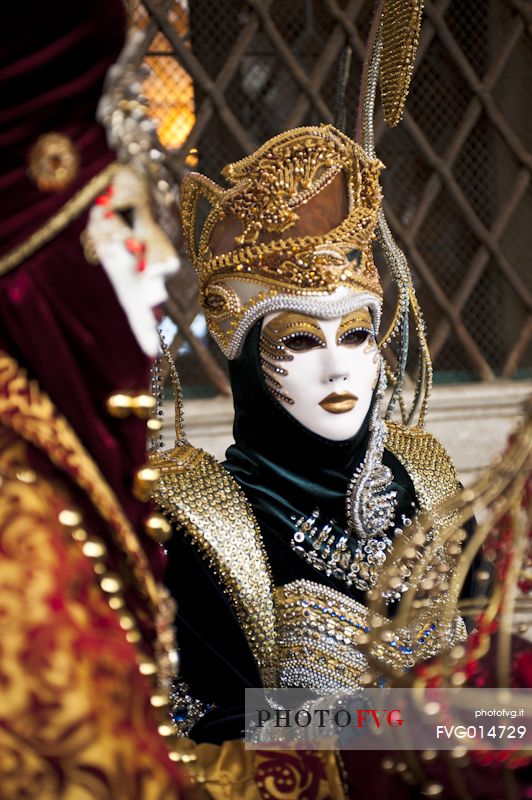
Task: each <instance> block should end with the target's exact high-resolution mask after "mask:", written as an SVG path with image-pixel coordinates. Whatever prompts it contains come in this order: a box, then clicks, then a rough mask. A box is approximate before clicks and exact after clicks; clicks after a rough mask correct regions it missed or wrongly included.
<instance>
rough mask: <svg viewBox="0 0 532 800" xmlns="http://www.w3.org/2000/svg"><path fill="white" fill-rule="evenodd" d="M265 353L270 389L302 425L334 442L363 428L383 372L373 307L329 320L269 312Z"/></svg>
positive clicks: (265, 323)
mask: <svg viewBox="0 0 532 800" xmlns="http://www.w3.org/2000/svg"><path fill="white" fill-rule="evenodd" d="M260 354H261V366H262V371H263V374H264V379H265V381H266V384H267V386H268V389H269V390H270V392H271V393H272V395H273V396H274V397H276V398H278V399H279V400H280V401H281V402H282V403H286V404H287V409H288V411H289V412H290V413H291V414H292V416H294V417H295V419H297V420H298V421H299V422H301V424H302V425H305V427H307V428H308V429H309V430H310V431H313V432H314V433H317V434H318V435H320V436H323V437H325V438H326V439H332V440H334V441H341V440H342V439H349V438H351V437H352V436H354V435H355V434H356V433H357V432H358V431H359V430H360V427H361V426H362V423H363V422H364V419H365V417H366V415H367V413H368V411H369V408H370V405H371V399H372V395H373V390H374V389H375V386H376V385H377V380H378V376H379V371H380V368H381V358H380V354H379V350H378V347H377V344H376V342H375V334H374V331H373V323H372V320H371V315H370V313H369V310H368V309H367V308H363V309H360V310H358V311H354V312H352V313H351V314H346V315H345V316H344V317H336V318H333V319H329V320H323V319H322V320H320V319H317V318H314V317H310V316H308V315H306V314H297V313H293V312H290V311H285V312H281V313H280V314H268V315H267V316H266V317H264V319H263V322H262V330H261V337H260Z"/></svg>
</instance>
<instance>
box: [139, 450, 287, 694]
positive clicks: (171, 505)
mask: <svg viewBox="0 0 532 800" xmlns="http://www.w3.org/2000/svg"><path fill="white" fill-rule="evenodd" d="M151 464H152V466H153V467H154V468H156V469H158V470H159V472H160V478H159V481H158V482H157V484H156V486H155V491H154V495H153V499H154V500H155V502H156V503H157V505H158V506H159V508H160V509H161V510H162V511H163V513H165V514H166V516H168V517H169V518H170V519H171V520H172V521H173V522H174V523H177V525H178V526H179V527H181V528H183V530H184V532H185V533H186V534H188V535H189V536H190V537H191V538H192V540H193V541H194V544H195V545H196V546H197V547H198V549H199V550H200V552H201V553H202V554H203V555H204V556H205V557H206V559H207V561H208V563H209V565H210V566H211V568H212V569H213V571H214V573H215V574H216V575H217V576H219V577H220V578H221V580H222V583H223V586H224V590H225V592H226V593H227V594H228V595H229V598H230V600H231V602H232V604H233V607H234V609H235V611H236V614H237V616H238V619H239V622H240V624H241V625H242V628H243V630H244V632H245V634H246V637H247V639H248V642H249V645H250V648H251V651H252V653H253V655H254V656H255V659H256V661H257V664H258V666H259V669H260V671H261V674H262V678H263V681H264V683H265V685H266V686H269V685H271V686H273V685H275V684H274V683H273V682H272V681H273V678H274V676H273V673H272V671H271V669H272V664H273V657H274V652H275V614H274V603H273V580H272V576H271V572H270V566H269V564H268V560H267V557H266V552H265V550H264V545H263V543H262V538H261V535H260V530H259V526H258V524H257V521H256V519H255V517H254V515H253V511H252V509H251V506H250V505H249V503H248V501H247V499H246V497H245V495H244V493H243V492H242V490H241V489H240V487H239V486H238V484H237V482H236V481H235V480H234V478H233V477H232V476H231V475H230V474H229V472H227V470H225V469H224V467H223V466H222V465H221V464H219V463H218V462H217V461H216V459H214V458H213V457H212V456H211V455H209V454H208V453H205V452H204V451H203V450H199V449H196V448H194V447H192V446H191V445H182V446H179V447H176V448H174V449H173V450H169V451H166V452H164V453H156V454H154V455H153V456H152V457H151Z"/></svg>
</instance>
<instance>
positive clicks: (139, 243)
mask: <svg viewBox="0 0 532 800" xmlns="http://www.w3.org/2000/svg"><path fill="white" fill-rule="evenodd" d="M126 209H127V210H128V216H129V219H126V218H125V217H124V216H123V212H124V211H125V210H126ZM120 212H122V214H121V213H120ZM86 233H87V242H88V243H89V244H90V247H91V248H93V249H94V251H95V253H96V256H97V258H98V260H99V262H100V263H101V265H102V267H103V268H104V270H105V272H106V273H107V277H108V278H109V280H110V281H111V283H112V285H113V289H114V290H115V293H116V296H117V297H118V301H119V303H120V305H121V306H122V308H123V309H124V311H125V313H126V316H127V318H128V321H129V324H130V327H131V330H132V331H133V333H134V335H135V338H136V339H137V341H138V343H139V345H140V347H141V348H142V350H143V351H144V353H145V354H146V355H147V356H150V357H155V356H156V355H157V352H158V349H159V337H158V334H157V329H156V323H157V319H156V315H157V313H158V311H159V309H158V307H159V306H161V304H162V303H164V302H165V300H166V299H167V297H168V293H167V291H166V287H165V281H166V279H167V278H168V277H169V275H171V274H172V273H173V272H176V270H177V269H178V268H179V259H178V257H177V254H176V252H175V250H174V248H173V246H172V244H171V242H170V240H169V239H168V237H167V236H166V234H165V233H163V231H162V230H161V228H160V227H159V226H158V225H157V223H156V221H155V220H154V218H153V215H152V212H151V209H150V206H149V200H148V193H147V190H146V185H145V183H144V181H143V180H142V179H141V178H140V177H139V176H138V175H137V174H136V173H134V172H133V171H132V170H131V169H130V168H128V167H121V168H119V170H118V172H117V173H116V174H115V176H114V179H113V183H112V184H111V189H110V191H108V192H106V194H105V195H103V196H102V198H99V200H98V201H97V203H96V205H94V206H93V207H92V208H91V210H90V213H89V222H88V225H87V231H86Z"/></svg>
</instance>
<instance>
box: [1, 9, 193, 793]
mask: <svg viewBox="0 0 532 800" xmlns="http://www.w3.org/2000/svg"><path fill="white" fill-rule="evenodd" d="M30 17H31V20H30V22H28V7H27V6H24V5H22V4H20V3H19V4H17V3H10V4H8V6H6V7H5V8H4V9H3V21H4V25H3V28H2V32H1V33H0V36H1V38H2V47H1V48H0V85H1V86H2V88H3V89H4V88H5V89H6V91H5V92H4V91H3V96H4V97H6V98H7V97H11V98H14V102H13V103H12V104H11V107H8V106H9V103H8V104H7V105H6V106H5V107H4V108H3V111H2V115H3V129H2V130H3V136H4V145H3V147H2V153H1V156H0V176H1V178H0V200H1V204H2V209H3V213H2V219H1V220H0V486H1V490H0V574H1V575H2V579H1V581H0V615H1V617H2V645H1V649H2V655H1V658H0V682H1V684H2V687H3V690H2V702H1V703H0V786H1V789H0V794H1V796H2V798H3V800H15V798H20V797H24V796H26V797H38V798H40V800H57V798H65V797H98V798H100V800H104V798H108V799H110V798H116V797H124V798H125V797H128V798H129V797H131V798H132V797H135V798H138V800H147V798H153V797H162V796H164V797H168V798H175V800H181V798H183V797H184V796H185V791H186V789H185V785H186V784H188V779H187V778H186V776H185V775H184V773H183V770H181V769H180V768H179V766H178V765H176V764H175V763H173V762H175V761H176V760H177V757H178V756H177V753H176V752H175V749H174V751H173V752H172V746H174V748H175V746H176V744H177V745H178V746H179V745H180V744H181V742H180V741H179V742H177V743H176V740H175V737H174V739H172V737H171V736H169V735H168V730H167V729H165V727H164V724H165V723H166V724H167V720H168V707H167V705H166V708H165V702H166V704H167V702H168V680H169V677H170V675H173V673H174V672H175V663H176V657H175V643H174V638H175V637H174V636H173V623H174V607H173V604H172V601H171V598H169V596H168V592H167V590H165V588H164V586H162V585H161V582H160V573H161V555H162V554H161V549H160V545H159V543H158V541H154V539H153V537H152V536H151V535H150V532H153V527H154V526H153V520H152V512H151V511H150V507H149V505H148V503H147V501H148V500H149V492H148V493H147V494H146V488H145V482H146V458H147V454H146V438H147V423H148V420H147V415H148V416H149V410H150V408H151V404H152V403H153V402H154V401H153V397H152V396H151V393H150V391H149V380H150V360H149V359H148V357H147V355H146V353H149V352H154V350H153V343H152V342H153V337H154V336H155V335H156V320H155V317H154V316H153V314H152V313H151V307H152V305H154V304H155V303H158V302H160V301H161V300H163V299H164V296H163V294H162V275H163V273H166V271H167V270H168V269H169V268H170V267H173V268H175V267H176V264H177V262H176V257H175V254H174V253H173V251H171V250H170V246H169V243H168V242H167V240H165V239H164V237H162V234H157V233H156V230H155V222H154V221H153V219H152V218H149V216H148V214H147V213H146V210H145V209H143V204H144V205H145V204H146V198H147V192H146V189H145V185H146V184H145V183H144V182H142V183H141V182H140V180H138V179H137V178H136V176H135V175H133V173H131V172H129V171H128V170H127V169H126V168H120V169H119V168H118V167H117V163H116V154H115V153H114V152H113V150H111V149H110V148H109V146H108V144H107V141H106V134H105V131H104V129H103V127H102V126H101V125H99V124H98V122H97V121H96V107H97V103H98V99H99V96H100V94H101V91H102V88H103V84H104V79H105V75H106V72H107V70H108V68H109V67H110V65H111V64H112V63H113V61H114V60H115V58H116V57H117V55H118V54H119V52H120V50H121V48H122V46H123V43H124V34H125V26H126V19H125V9H124V6H123V3H122V2H120V0H80V2H77V3H71V2H68V0H57V2H54V3H53V4H52V5H48V4H46V5H44V4H37V5H34V6H33V7H32V8H31V14H30ZM7 83H9V91H8V90H7ZM148 152H149V151H148ZM126 183H127V185H126ZM110 187H114V190H115V194H114V197H113V198H111V194H112V189H111V188H110ZM124 193H126V194H127V195H128V196H127V197H124V196H123V195H124ZM121 195H122V197H121ZM95 202H96V204H97V205H96V209H95V210H94V212H91V211H90V209H91V207H92V205H93V203H95ZM117 202H118V205H115V203H117ZM135 204H137V207H138V212H137V211H135V212H134V213H133V217H132V219H131V224H129V223H128V222H126V221H125V220H123V219H122V217H121V216H119V210H124V211H127V210H128V209H131V207H132V206H134V205H135ZM89 216H90V217H91V222H92V223H94V225H95V226H96V222H98V221H99V222H100V223H101V225H102V226H105V227H106V231H105V233H107V232H109V234H110V235H109V236H108V237H107V244H108V245H109V246H106V245H105V244H104V239H105V237H103V238H102V239H99V238H98V236H97V235H96V234H97V231H96V229H95V230H94V233H95V240H97V241H96V245H97V247H96V249H97V252H96V253H95V252H94V249H93V250H92V253H91V256H92V257H91V263H89V261H88V260H87V255H89V250H90V248H89V243H88V241H87V236H86V229H87V224H88V218H89ZM150 234H151V235H150ZM115 236H116V238H115ZM131 237H134V238H135V240H136V243H137V245H139V247H140V245H142V243H143V242H146V241H147V240H148V239H149V240H150V246H149V247H148V248H147V252H146V254H145V262H146V263H145V264H144V265H143V264H142V263H141V260H140V259H141V256H142V253H140V252H138V251H137V252H131V247H129V248H128V240H129V239H130V238H131ZM154 238H156V239H157V241H158V242H159V244H160V246H159V247H158V249H157V248H156V247H155V246H153V247H152V246H151V242H153V241H154ZM82 243H83V244H82ZM129 244H130V246H131V245H132V244H133V243H132V242H129ZM137 250H138V248H137ZM100 260H101V262H102V264H100V263H99V261H100ZM151 267H153V270H151ZM143 270H144V271H143ZM150 272H151V274H150ZM152 285H153V287H154V290H153V291H152V289H151V287H152ZM139 286H142V287H143V288H142V292H141V294H142V295H143V296H140V295H139V293H138V292H137V293H136V294H135V290H136V289H138V287H139ZM133 294H135V297H134V298H133V297H132V295H133ZM132 299H133V300H134V301H135V304H136V305H135V304H132V305H128V304H129V302H130V300H132ZM143 309H144V311H142V310H143ZM124 310H125V313H124ZM140 312H142V313H143V314H144V317H143V320H142V326H141V327H142V330H140V329H138V330H137V319H136V315H137V314H139V313H140ZM150 315H151V317H150ZM146 335H148V338H149V336H150V335H151V337H152V339H151V341H148V339H147V336H146ZM137 340H138V341H137ZM143 476H144V478H143ZM148 478H149V472H148ZM142 489H144V491H143V492H142V491H141V490H142ZM150 521H151V523H152V524H151V527H150V525H149V524H148V523H149V522H150ZM163 522H164V521H163ZM165 676H166V677H165ZM154 697H155V698H156V701H155V702H154V700H153V698H154ZM167 727H168V726H167ZM170 733H171V731H170ZM44 742H46V743H44Z"/></svg>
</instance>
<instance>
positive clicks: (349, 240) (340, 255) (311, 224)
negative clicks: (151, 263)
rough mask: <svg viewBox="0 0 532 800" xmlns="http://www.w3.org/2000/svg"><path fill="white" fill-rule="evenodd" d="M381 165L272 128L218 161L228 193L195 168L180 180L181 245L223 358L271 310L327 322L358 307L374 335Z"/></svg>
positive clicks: (315, 135) (343, 141)
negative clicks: (228, 160)
mask: <svg viewBox="0 0 532 800" xmlns="http://www.w3.org/2000/svg"><path fill="white" fill-rule="evenodd" d="M382 166H383V165H382V164H381V162H380V161H378V160H377V159H373V158H369V157H368V156H367V155H366V154H365V152H364V151H363V150H362V148H361V147H359V145H357V144H356V143H355V142H353V140H352V139H350V138H349V137H348V136H345V135H344V134H343V133H341V132H340V131H338V130H336V128H334V127H333V126H332V125H320V126H319V127H307V128H296V129H294V130H291V131H287V132H286V133H282V134H280V135H279V136H276V137H274V138H273V139H270V140H269V141H268V142H266V144H264V145H263V146H262V147H260V148H259V149H258V150H257V151H256V152H255V153H253V154H252V155H250V156H247V157H246V158H244V159H242V160H241V161H237V162H236V163H234V164H228V165H227V166H226V167H225V168H224V169H223V170H222V175H223V176H224V177H225V178H226V179H227V181H228V183H229V184H230V185H231V187H230V188H229V189H225V190H224V189H222V188H221V187H220V186H218V185H217V184H216V183H214V182H213V181H211V180H210V179H208V178H206V177H204V176H203V175H199V174H197V173H191V174H189V175H187V176H186V177H185V178H184V180H183V183H182V186H181V215H182V223H183V232H184V235H185V241H186V244H187V248H188V251H189V254H190V257H191V259H192V263H193V265H194V268H195V270H196V272H197V273H198V276H199V283H200V299H201V304H202V306H203V309H204V313H205V319H206V322H207V326H208V328H209V331H210V333H211V334H212V336H213V337H214V338H215V340H216V341H217V342H218V344H219V346H220V348H221V350H222V351H223V353H224V354H225V355H226V356H227V358H228V359H233V358H236V357H237V356H238V354H239V353H240V350H241V347H242V344H243V342H244V339H245V337H246V335H247V333H248V332H249V330H250V328H251V327H252V326H253V325H254V323H255V322H256V321H257V320H258V319H260V318H261V317H263V316H264V315H265V314H269V313H271V312H276V311H285V310H293V311H299V312H301V313H304V314H310V315H312V316H316V317H323V318H325V319H330V318H333V317H338V316H343V315H344V314H347V313H349V312H351V311H354V310H356V309H357V308H362V307H364V306H367V307H369V308H370V311H371V313H372V317H373V323H374V327H375V331H377V329H378V326H379V322H380V311H381V302H382V287H381V285H380V282H379V276H378V273H377V269H376V267H375V264H374V262H373V255H372V249H371V244H372V240H373V239H374V236H375V227H376V224H377V217H378V213H379V209H380V204H381V190H380V186H379V181H378V179H379V174H380V171H381V169H382ZM202 206H203V207H204V206H207V210H206V216H205V209H204V208H202ZM202 212H203V213H202ZM203 220H204V222H203Z"/></svg>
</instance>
